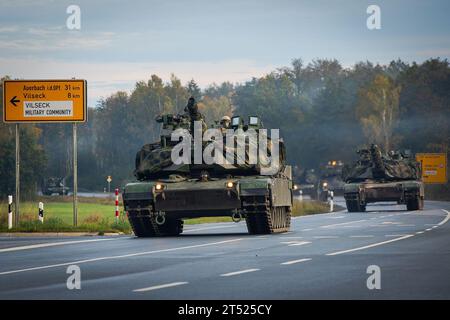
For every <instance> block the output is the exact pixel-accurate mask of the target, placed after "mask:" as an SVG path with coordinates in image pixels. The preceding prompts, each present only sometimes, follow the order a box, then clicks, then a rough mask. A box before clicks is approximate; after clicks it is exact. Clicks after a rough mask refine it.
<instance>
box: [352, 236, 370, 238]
mask: <svg viewBox="0 0 450 320" xmlns="http://www.w3.org/2000/svg"><path fill="white" fill-rule="evenodd" d="M373 237H374V236H372V235H356V236H350V238H373Z"/></svg>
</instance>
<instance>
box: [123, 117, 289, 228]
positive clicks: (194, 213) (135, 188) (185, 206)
mask: <svg viewBox="0 0 450 320" xmlns="http://www.w3.org/2000/svg"><path fill="white" fill-rule="evenodd" d="M191 120H192V118H191V119H189V118H188V117H186V116H185V115H173V114H166V115H163V116H160V117H158V118H157V121H158V122H160V123H162V125H163V131H162V135H161V139H160V141H159V142H157V143H152V144H147V145H145V146H143V147H142V149H141V150H140V151H139V152H138V153H137V155H136V169H135V172H134V174H135V176H136V178H137V180H138V181H136V182H132V183H128V184H127V185H126V186H125V189H124V192H123V200H124V206H125V210H126V212H127V216H128V220H129V221H130V224H131V226H132V228H133V231H134V234H135V235H136V236H138V237H155V236H173V235H179V234H180V233H182V231H183V220H184V219H190V218H197V217H210V216H230V217H232V219H233V220H234V221H236V222H237V221H239V220H241V219H245V220H246V223H247V229H248V231H249V233H251V234H270V233H278V232H285V231H288V230H289V227H290V221H291V207H292V189H293V184H292V173H291V167H290V166H288V165H286V164H285V157H286V156H285V147H284V144H283V142H282V141H280V163H281V165H280V167H279V170H278V171H277V172H276V173H275V174H273V175H262V174H261V168H262V165H261V164H259V163H258V164H257V165H254V164H249V163H248V162H247V160H248V159H247V158H248V156H247V154H246V156H245V158H246V159H245V161H244V163H243V164H205V163H204V162H203V163H202V164H174V163H173V162H172V160H171V152H172V149H173V148H174V145H175V144H176V143H178V141H176V142H174V141H172V140H171V133H172V132H173V131H174V130H175V129H178V128H182V129H186V130H189V128H192V123H191ZM231 128H232V129H233V130H234V132H238V131H236V130H237V129H242V130H240V131H243V132H245V131H247V130H248V129H250V128H252V129H255V130H256V131H258V130H260V129H261V128H262V124H261V122H260V120H259V118H258V117H249V119H248V123H247V124H244V121H243V119H242V118H241V117H233V118H232V119H231ZM240 131H239V132H240ZM258 132H259V131H258ZM224 139H225V136H224ZM238 141H239V139H236V143H237V144H238ZM211 143H214V141H207V142H204V144H203V149H204V148H206V147H207V146H209V145H210V144H211ZM232 149H233V148H231V149H230V148H229V147H228V146H226V147H225V149H224V153H229V152H233V150H232ZM192 153H194V152H192Z"/></svg>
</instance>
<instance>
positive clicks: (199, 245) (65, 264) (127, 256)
mask: <svg viewBox="0 0 450 320" xmlns="http://www.w3.org/2000/svg"><path fill="white" fill-rule="evenodd" d="M241 240H243V239H242V238H239V239H233V240H224V241H218V242H209V243H203V244H197V245H191V246H185V247H175V248H169V249H160V250H154V251H144V252H138V253H130V254H124V255H118V256H106V257H99V258H92V259H86V260H77V261H70V262H63V263H58V264H51V265H46V266H40V267H32V268H25V269H16V270H10V271H3V272H0V276H2V275H7V274H13V273H20V272H27V271H35V270H42V269H50V268H57V267H63V266H70V265H72V264H82V263H88V262H96V261H103V260H113V259H122V258H129V257H138V256H143V255H150V254H153V253H161V252H171V251H178V250H186V249H193V248H201V247H208V246H215V245H221V244H226V243H232V242H236V241H241Z"/></svg>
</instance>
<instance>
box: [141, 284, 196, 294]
mask: <svg viewBox="0 0 450 320" xmlns="http://www.w3.org/2000/svg"><path fill="white" fill-rule="evenodd" d="M188 283H189V282H172V283H166V284H161V285H158V286H153V287H148V288H142V289H135V290H133V292H146V291H152V290H158V289H164V288H170V287H176V286H181V285H183V284H188Z"/></svg>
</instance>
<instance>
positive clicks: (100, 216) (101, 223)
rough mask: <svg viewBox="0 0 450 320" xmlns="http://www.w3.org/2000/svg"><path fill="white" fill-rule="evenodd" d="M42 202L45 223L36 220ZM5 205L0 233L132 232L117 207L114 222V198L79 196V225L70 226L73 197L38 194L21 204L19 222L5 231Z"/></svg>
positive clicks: (71, 224)
mask: <svg viewBox="0 0 450 320" xmlns="http://www.w3.org/2000/svg"><path fill="white" fill-rule="evenodd" d="M39 201H42V202H43V203H44V223H41V222H39V221H38V203H39ZM7 208H8V205H7V203H5V202H1V203H0V210H1V211H0V232H9V231H11V232H98V233H99V234H104V233H107V232H122V233H131V227H130V225H129V223H128V220H127V219H126V217H124V216H123V212H122V209H121V207H120V210H121V212H120V214H121V215H120V218H119V221H118V222H117V223H116V222H115V216H114V212H115V206H114V200H113V199H101V198H81V197H80V198H79V203H78V226H76V227H74V226H73V213H72V210H73V209H72V198H71V197H67V196H65V197H64V196H55V197H46V196H43V197H38V198H37V199H36V200H35V201H26V202H21V203H20V225H19V227H13V229H11V230H8V226H7Z"/></svg>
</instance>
